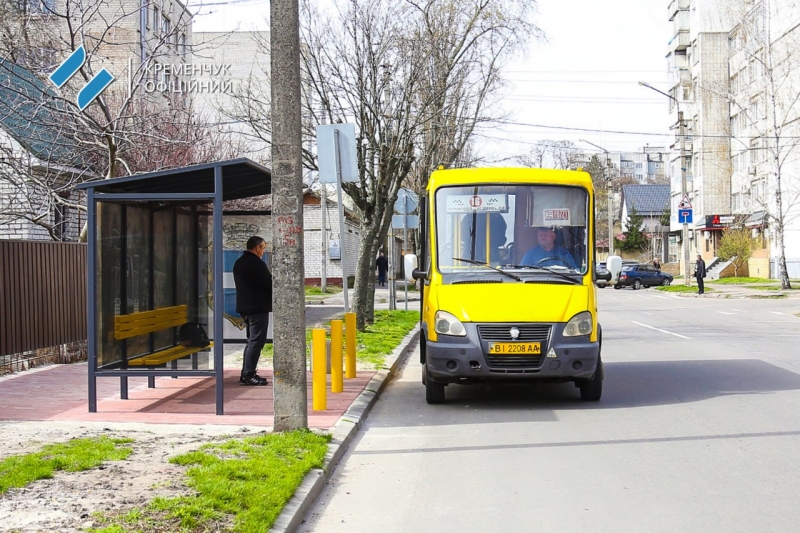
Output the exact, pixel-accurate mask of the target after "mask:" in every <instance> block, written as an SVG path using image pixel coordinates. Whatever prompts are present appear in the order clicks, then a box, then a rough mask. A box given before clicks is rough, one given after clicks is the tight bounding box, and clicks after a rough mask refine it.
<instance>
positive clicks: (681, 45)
mask: <svg viewBox="0 0 800 533" xmlns="http://www.w3.org/2000/svg"><path fill="white" fill-rule="evenodd" d="M687 48H689V30H680V31H678V32H676V33H675V35H674V36H673V37H672V39H670V41H669V50H670V51H671V52H675V51H680V50H686V49H687Z"/></svg>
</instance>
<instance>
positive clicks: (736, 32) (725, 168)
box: [667, 0, 800, 277]
mask: <svg viewBox="0 0 800 533" xmlns="http://www.w3.org/2000/svg"><path fill="white" fill-rule="evenodd" d="M668 14H669V19H670V20H671V21H673V32H672V38H671V40H670V43H669V50H668V54H667V60H668V66H669V69H670V71H671V73H672V80H673V86H672V87H671V88H670V91H669V92H670V94H671V96H672V99H671V100H670V105H671V107H670V112H671V114H672V116H673V119H674V123H675V127H674V128H673V129H674V131H675V132H676V134H677V133H678V131H679V122H678V116H679V112H680V113H681V115H682V117H683V125H684V127H685V130H686V136H685V137H684V139H683V141H684V144H683V150H684V152H683V154H684V157H685V162H684V163H683V164H682V163H681V161H682V158H681V142H680V141H681V139H680V137H679V136H677V135H676V138H675V143H674V144H673V146H672V149H673V151H672V155H671V160H672V165H671V166H672V176H673V178H672V180H671V203H672V209H671V211H672V213H673V218H672V221H671V229H672V230H673V234H672V237H671V240H672V241H673V243H674V244H676V245H678V246H681V245H682V243H680V231H679V230H680V228H681V225H680V224H679V221H678V220H677V204H678V203H679V202H680V201H681V198H682V196H683V193H682V190H681V174H680V169H681V168H682V167H683V168H685V169H686V181H687V195H688V197H689V200H690V201H691V203H692V207H693V222H692V225H691V231H690V234H689V237H690V243H689V248H690V257H695V254H698V253H699V254H701V255H702V256H703V257H704V258H705V259H706V261H708V260H713V258H714V257H716V250H717V247H718V245H719V241H720V237H721V235H722V231H723V230H724V229H726V228H727V227H730V226H731V225H744V226H745V227H749V228H750V229H751V230H752V233H753V235H754V236H757V235H762V236H763V237H765V242H766V243H767V245H766V246H767V248H768V249H769V256H770V263H771V267H770V275H771V277H776V276H777V275H778V267H777V261H778V257H779V256H780V249H779V246H780V243H779V241H780V238H778V237H779V235H778V231H777V229H778V227H777V224H776V222H777V221H778V220H779V219H780V220H783V222H784V223H783V226H784V230H785V231H783V235H782V237H783V243H784V246H785V251H786V259H787V267H788V270H789V275H790V276H791V277H797V276H798V275H800V217H798V216H797V215H798V214H800V205H798V204H800V201H796V200H792V199H796V198H798V193H799V192H800V182H798V176H800V161H799V160H798V156H800V154H795V153H794V152H795V148H797V150H798V151H800V146H798V145H799V144H800V143H798V142H797V141H794V140H792V139H793V138H798V136H797V133H798V126H797V125H796V122H797V120H796V119H797V118H799V117H798V111H797V110H796V109H794V107H793V106H792V105H791V104H792V102H794V101H795V99H796V94H797V87H798V84H800V70H798V69H797V67H798V66H800V62H799V61H798V60H797V59H796V58H795V57H794V54H793V53H792V52H793V51H794V52H796V50H797V49H798V47H800V29H798V28H800V6H798V5H797V3H796V2H794V1H792V0H770V1H769V2H767V1H763V0H734V1H723V0H672V1H671V2H669V4H668ZM770 69H771V70H770ZM770 79H771V80H773V81H777V82H778V83H777V84H776V85H771V84H770V82H769V80H770ZM776 132H777V135H776ZM776 138H777V140H776ZM779 163H780V164H779ZM778 193H780V194H778ZM779 200H780V201H781V203H782V205H780V206H779V205H778V201H779ZM677 255H678V256H679V257H680V258H681V260H682V258H683V254H677Z"/></svg>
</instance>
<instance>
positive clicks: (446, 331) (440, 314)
mask: <svg viewBox="0 0 800 533" xmlns="http://www.w3.org/2000/svg"><path fill="white" fill-rule="evenodd" d="M433 322H434V324H435V326H434V330H435V331H436V333H438V334H439V335H452V336H454V337H464V336H465V335H466V334H467V330H466V329H465V328H464V324H462V323H461V321H460V320H459V319H457V318H456V317H454V316H453V315H451V314H450V313H448V312H447V311H436V314H435V315H434V317H433Z"/></svg>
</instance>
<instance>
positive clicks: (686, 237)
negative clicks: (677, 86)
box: [639, 81, 692, 286]
mask: <svg viewBox="0 0 800 533" xmlns="http://www.w3.org/2000/svg"><path fill="white" fill-rule="evenodd" d="M639 85H641V86H642V87H647V88H648V89H652V90H654V91H655V92H657V93H659V94H663V95H664V96H666V97H667V98H669V99H670V100H672V101H673V102H675V107H676V108H677V110H678V136H679V137H680V138H681V199H683V198H688V193H687V190H686V151H685V139H686V135H684V131H683V111H681V103H680V102H679V101H678V99H677V98H675V97H674V96H672V95H671V94H667V93H665V92H664V91H660V90H658V89H656V88H655V87H653V86H652V85H650V84H648V83H645V82H643V81H640V82H639ZM681 241H682V242H681V244H682V245H683V280H684V283H685V284H686V286H691V284H692V282H691V279H692V278H691V276H689V224H688V223H687V222H686V219H685V218H684V222H683V236H682V237H681Z"/></svg>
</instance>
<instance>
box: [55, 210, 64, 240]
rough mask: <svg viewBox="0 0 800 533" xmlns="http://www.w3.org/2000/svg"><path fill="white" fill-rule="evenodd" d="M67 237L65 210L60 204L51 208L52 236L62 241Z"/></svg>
mask: <svg viewBox="0 0 800 533" xmlns="http://www.w3.org/2000/svg"><path fill="white" fill-rule="evenodd" d="M66 235H67V208H66V207H65V206H63V205H61V204H55V205H54V206H53V236H54V237H55V239H56V240H57V241H63V240H64V237H65V236H66Z"/></svg>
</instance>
